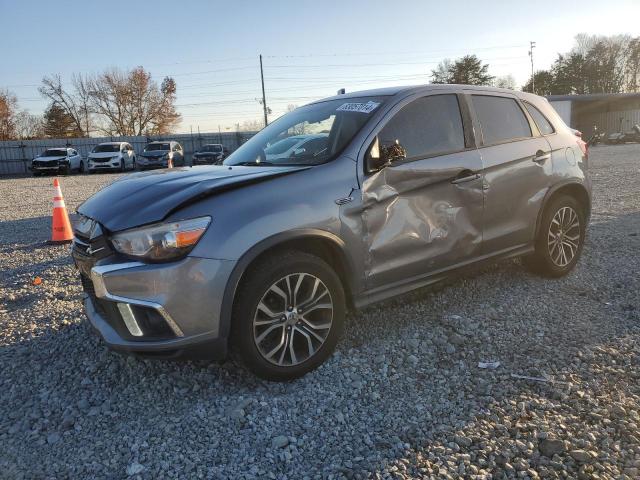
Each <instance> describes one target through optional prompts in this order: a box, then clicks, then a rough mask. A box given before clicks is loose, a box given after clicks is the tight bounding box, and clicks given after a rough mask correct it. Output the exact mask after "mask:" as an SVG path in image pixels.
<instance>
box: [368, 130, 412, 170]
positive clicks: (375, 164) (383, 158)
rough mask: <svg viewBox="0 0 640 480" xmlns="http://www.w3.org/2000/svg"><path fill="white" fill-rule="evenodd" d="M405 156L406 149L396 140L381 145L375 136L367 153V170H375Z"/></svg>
mask: <svg viewBox="0 0 640 480" xmlns="http://www.w3.org/2000/svg"><path fill="white" fill-rule="evenodd" d="M405 158H407V151H406V150H405V149H404V147H403V146H402V145H400V142H399V141H398V140H395V141H394V142H393V143H391V144H388V145H382V146H381V145H380V140H379V138H378V137H376V138H375V140H374V141H373V143H372V144H371V147H370V148H369V154H368V155H367V169H368V171H369V172H377V171H378V170H382V169H383V168H385V167H388V166H390V165H392V164H393V163H395V162H398V161H400V160H404V159H405Z"/></svg>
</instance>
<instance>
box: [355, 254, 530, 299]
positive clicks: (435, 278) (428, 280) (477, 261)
mask: <svg viewBox="0 0 640 480" xmlns="http://www.w3.org/2000/svg"><path fill="white" fill-rule="evenodd" d="M533 251H534V247H533V245H519V246H517V247H511V248H507V249H504V250H500V251H498V252H494V253H491V254H487V255H482V256H480V257H476V258H474V259H472V260H468V261H466V262H463V263H458V264H456V265H454V266H452V267H447V268H443V269H441V270H436V271H435V272H430V273H428V274H425V275H419V276H416V277H411V278H406V279H403V280H401V281H399V282H395V283H392V284H389V285H383V286H382V287H377V288H373V289H371V290H365V291H364V292H362V293H361V294H360V295H358V296H357V297H356V298H354V299H353V303H354V306H355V308H356V309H360V308H363V307H366V306H367V305H371V304H373V303H377V302H381V301H383V300H388V299H389V298H392V297H396V296H398V295H403V294H405V293H408V292H411V291H412V290H416V289H418V288H422V287H426V286H429V285H433V284H434V283H438V282H440V281H442V280H444V279H446V278H449V277H451V276H454V275H456V274H460V273H463V272H464V271H466V270H469V269H471V268H477V267H479V266H481V265H483V264H490V263H493V262H495V261H497V260H504V259H507V258H514V257H519V256H522V255H525V254H528V253H533Z"/></svg>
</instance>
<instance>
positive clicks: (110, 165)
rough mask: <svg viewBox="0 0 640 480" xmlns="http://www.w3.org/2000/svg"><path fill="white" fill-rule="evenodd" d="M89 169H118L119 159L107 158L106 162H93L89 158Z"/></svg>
mask: <svg viewBox="0 0 640 480" xmlns="http://www.w3.org/2000/svg"><path fill="white" fill-rule="evenodd" d="M88 168H89V170H119V169H120V161H119V160H109V161H108V162H95V161H93V160H89V167H88Z"/></svg>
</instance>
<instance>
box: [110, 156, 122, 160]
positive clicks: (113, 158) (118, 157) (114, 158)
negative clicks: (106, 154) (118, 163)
mask: <svg viewBox="0 0 640 480" xmlns="http://www.w3.org/2000/svg"><path fill="white" fill-rule="evenodd" d="M118 159H120V155H116V156H115V157H111V160H118Z"/></svg>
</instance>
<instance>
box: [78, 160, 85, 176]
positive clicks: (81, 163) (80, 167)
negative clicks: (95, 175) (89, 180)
mask: <svg viewBox="0 0 640 480" xmlns="http://www.w3.org/2000/svg"><path fill="white" fill-rule="evenodd" d="M78 173H84V162H83V161H82V160H80V166H79V167H78Z"/></svg>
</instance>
